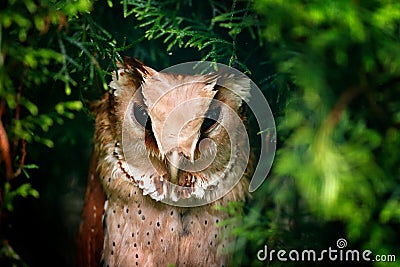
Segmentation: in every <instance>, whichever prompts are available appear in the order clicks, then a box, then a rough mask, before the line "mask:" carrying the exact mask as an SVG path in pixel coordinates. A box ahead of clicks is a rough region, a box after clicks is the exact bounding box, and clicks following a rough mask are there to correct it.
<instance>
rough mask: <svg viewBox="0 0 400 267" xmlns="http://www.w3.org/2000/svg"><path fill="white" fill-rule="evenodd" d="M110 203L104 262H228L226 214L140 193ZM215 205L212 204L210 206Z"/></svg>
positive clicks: (205, 263)
mask: <svg viewBox="0 0 400 267" xmlns="http://www.w3.org/2000/svg"><path fill="white" fill-rule="evenodd" d="M139 192H140V191H139V190H138V191H137V192H136V194H135V193H133V195H132V201H131V202H129V203H125V204H121V201H119V200H118V198H110V199H109V200H108V201H107V204H106V209H105V217H104V224H105V239H104V248H103V261H104V266H168V265H169V264H174V265H175V266H224V265H225V266H226V262H227V260H228V259H227V257H224V250H225V248H226V247H227V245H228V243H229V240H228V238H227V237H226V236H225V235H224V233H223V232H224V227H219V226H217V224H218V222H219V221H221V220H222V218H220V217H218V216H216V215H215V214H213V212H212V211H211V210H210V211H209V210H208V209H207V208H197V209H196V208H194V209H193V208H192V209H190V210H185V209H182V208H178V207H174V206H169V205H165V204H163V203H158V202H156V201H154V200H153V199H151V198H149V197H147V196H143V195H140V194H139ZM209 208H210V207H209Z"/></svg>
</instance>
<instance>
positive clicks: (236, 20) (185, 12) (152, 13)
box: [123, 0, 262, 72]
mask: <svg viewBox="0 0 400 267" xmlns="http://www.w3.org/2000/svg"><path fill="white" fill-rule="evenodd" d="M123 8H124V16H125V17H128V16H130V15H134V16H135V17H136V19H137V20H138V21H139V22H140V24H139V27H141V28H145V29H146V30H145V35H144V36H145V37H146V38H147V39H149V40H151V39H159V38H160V39H163V42H164V43H165V44H166V46H167V47H166V50H167V51H169V52H170V53H172V51H173V50H174V49H178V48H195V49H197V50H198V51H199V52H200V53H201V55H202V56H201V60H203V61H205V60H208V61H212V62H219V63H225V64H228V65H230V66H232V65H235V66H236V65H237V66H238V67H239V68H241V69H242V70H244V71H247V72H250V70H249V69H248V67H247V66H246V65H245V64H244V63H243V62H242V61H241V60H239V58H238V55H237V49H238V48H237V46H238V45H239V44H238V42H237V36H238V35H239V34H240V33H242V32H243V31H247V32H248V33H249V35H250V36H251V38H252V39H253V40H256V39H257V40H258V41H259V44H260V45H261V44H262V39H260V38H259V36H258V34H260V24H259V23H260V22H259V20H258V17H257V15H256V14H255V13H254V12H252V9H251V7H250V2H247V3H246V4H245V5H244V6H243V7H242V6H241V7H239V8H237V3H236V0H235V1H233V3H232V5H226V4H225V3H218V1H209V2H201V3H200V2H195V1H174V0H172V1H171V0H170V1H146V0H139V1H129V0H124V1H123ZM221 32H223V33H224V34H221Z"/></svg>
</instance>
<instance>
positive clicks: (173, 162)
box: [168, 149, 179, 184]
mask: <svg viewBox="0 0 400 267" xmlns="http://www.w3.org/2000/svg"><path fill="white" fill-rule="evenodd" d="M168 161H169V163H168V172H169V176H170V179H171V180H170V182H171V183H174V184H177V183H178V174H179V152H178V150H176V149H174V150H173V151H172V154H171V156H170V157H168Z"/></svg>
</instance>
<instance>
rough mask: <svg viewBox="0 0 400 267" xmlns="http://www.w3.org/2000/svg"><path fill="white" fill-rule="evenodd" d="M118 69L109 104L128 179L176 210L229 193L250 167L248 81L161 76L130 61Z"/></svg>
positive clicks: (213, 76) (211, 75) (227, 76)
mask: <svg viewBox="0 0 400 267" xmlns="http://www.w3.org/2000/svg"><path fill="white" fill-rule="evenodd" d="M118 67H119V69H118V71H117V72H116V73H114V77H113V81H112V82H111V84H110V87H111V88H112V89H113V91H112V94H111V95H110V105H111V106H112V107H114V108H113V109H112V110H113V112H112V114H113V120H112V121H113V123H112V127H114V128H115V129H114V132H115V134H116V136H117V139H118V142H117V144H118V145H116V146H115V151H114V154H115V155H116V156H117V158H118V160H119V167H120V168H121V169H122V170H123V171H124V172H125V173H126V174H127V175H126V177H127V178H126V179H129V180H130V182H131V184H132V186H138V187H140V188H141V189H142V190H143V194H145V195H149V196H150V197H152V198H153V199H155V200H161V201H163V202H166V203H169V204H174V205H178V206H193V205H201V204H205V203H209V202H211V201H213V200H215V199H217V198H220V197H222V196H223V195H225V194H226V193H227V192H228V191H229V190H230V189H231V188H232V187H233V186H234V185H235V184H236V183H237V182H238V181H239V179H240V178H241V177H242V175H243V173H244V171H245V169H246V166H247V162H248V155H249V144H248V138H247V132H246V129H245V126H244V118H243V114H242V112H241V110H242V109H241V106H242V100H243V99H245V98H248V97H249V90H250V88H249V87H250V82H249V80H248V78H245V77H235V76H234V75H231V74H227V73H218V72H213V73H209V74H205V75H198V74H190V75H188V74H181V73H171V72H168V73H166V72H157V71H155V70H153V69H151V68H149V67H147V66H143V65H140V64H139V65H138V64H137V62H136V61H132V60H125V63H124V64H119V65H118ZM190 67H193V66H190ZM117 107H118V108H117ZM124 179H125V178H124Z"/></svg>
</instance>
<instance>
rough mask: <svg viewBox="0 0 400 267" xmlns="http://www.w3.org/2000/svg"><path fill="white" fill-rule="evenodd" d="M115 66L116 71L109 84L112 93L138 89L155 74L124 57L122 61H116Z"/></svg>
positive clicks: (144, 66) (131, 58)
mask: <svg viewBox="0 0 400 267" xmlns="http://www.w3.org/2000/svg"><path fill="white" fill-rule="evenodd" d="M116 65H117V70H116V71H115V72H114V73H113V80H112V81H111V83H110V88H111V89H113V91H112V93H115V91H116V90H119V89H123V88H131V89H132V88H135V89H136V88H139V87H140V86H141V85H142V83H143V82H144V80H145V79H146V78H148V77H150V76H153V75H154V74H155V73H157V72H156V71H155V70H153V69H152V68H150V67H147V66H146V65H145V64H144V63H143V62H142V61H140V60H139V59H137V58H133V57H124V58H123V61H122V62H121V61H117V63H116Z"/></svg>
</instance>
